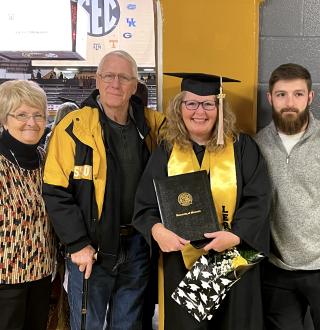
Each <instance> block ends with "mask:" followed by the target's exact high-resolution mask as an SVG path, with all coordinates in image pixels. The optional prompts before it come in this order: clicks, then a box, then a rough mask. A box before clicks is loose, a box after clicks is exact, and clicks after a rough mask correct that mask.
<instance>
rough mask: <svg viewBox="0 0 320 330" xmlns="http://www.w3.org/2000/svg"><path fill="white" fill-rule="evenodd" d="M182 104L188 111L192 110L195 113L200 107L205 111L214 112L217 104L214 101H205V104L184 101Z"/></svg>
mask: <svg viewBox="0 0 320 330" xmlns="http://www.w3.org/2000/svg"><path fill="white" fill-rule="evenodd" d="M182 103H184V105H185V107H186V109H188V110H192V111H195V110H197V109H198V108H199V106H200V105H201V106H202V109H203V110H206V111H212V110H214V109H216V103H215V102H214V101H203V102H199V101H192V100H189V101H182Z"/></svg>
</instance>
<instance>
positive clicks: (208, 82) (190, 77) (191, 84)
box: [164, 72, 240, 96]
mask: <svg viewBox="0 0 320 330" xmlns="http://www.w3.org/2000/svg"><path fill="white" fill-rule="evenodd" d="M164 74H165V75H167V76H173V77H177V78H182V82H181V91H188V92H191V93H194V94H197V95H201V96H207V95H218V94H219V91H220V87H221V86H220V81H221V80H222V82H240V80H236V79H231V78H227V77H220V76H216V75H212V74H205V73H188V72H165V73H164Z"/></svg>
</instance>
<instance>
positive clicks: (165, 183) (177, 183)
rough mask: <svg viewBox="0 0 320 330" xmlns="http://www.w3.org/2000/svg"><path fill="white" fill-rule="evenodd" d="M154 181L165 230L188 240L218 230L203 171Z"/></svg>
mask: <svg viewBox="0 0 320 330" xmlns="http://www.w3.org/2000/svg"><path fill="white" fill-rule="evenodd" d="M153 183H154V187H155V191H156V196H157V201H158V205H159V210H160V216H161V221H162V223H163V224H164V226H165V227H166V228H167V229H169V230H171V231H173V232H174V233H176V234H177V235H179V236H180V237H182V238H184V239H186V240H190V241H200V240H203V239H204V238H205V237H204V236H203V234H204V233H209V232H214V231H219V230H220V228H219V222H218V218H217V214H216V210H215V207H214V204H213V199H212V194H211V189H210V182H209V178H208V175H207V172H206V171H198V172H192V173H187V174H179V175H174V176H169V177H166V178H163V179H154V180H153Z"/></svg>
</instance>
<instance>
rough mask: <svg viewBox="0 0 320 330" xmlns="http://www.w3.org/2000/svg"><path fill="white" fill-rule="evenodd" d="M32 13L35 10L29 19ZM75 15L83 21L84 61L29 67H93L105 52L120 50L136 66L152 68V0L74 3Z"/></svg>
mask: <svg viewBox="0 0 320 330" xmlns="http://www.w3.org/2000/svg"><path fill="white" fill-rule="evenodd" d="M42 1H44V0H42ZM49 1H52V0H49ZM63 1H69V0H63ZM52 2H55V1H52ZM35 13H37V11H36V10H34V11H33V17H35V15H34V14H35ZM77 13H78V14H77V15H78V17H81V18H82V17H83V16H85V17H86V21H87V40H86V55H85V56H84V60H83V61H82V60H80V61H61V60H59V61H52V60H50V61H33V63H32V64H33V66H57V67H61V66H94V67H95V66H97V65H98V63H99V61H100V59H101V58H102V57H103V56H104V55H105V54H106V53H108V52H110V51H112V50H116V49H123V50H125V51H127V52H129V53H130V54H131V55H132V56H133V57H134V59H135V60H136V61H137V64H138V66H139V67H155V29H154V7H153V0H78V9H77ZM38 15H40V13H37V15H36V16H38ZM45 15H46V16H47V19H54V20H55V24H56V25H63V24H64V23H63V21H61V20H60V18H59V17H52V16H51V14H50V13H46V14H45ZM29 19H30V17H29Z"/></svg>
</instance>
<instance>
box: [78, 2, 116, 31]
mask: <svg viewBox="0 0 320 330" xmlns="http://www.w3.org/2000/svg"><path fill="white" fill-rule="evenodd" d="M78 5H79V6H81V7H83V8H84V9H85V11H86V12H87V15H88V34H89V35H91V36H94V37H102V36H105V35H107V34H109V33H110V32H111V31H113V30H114V29H115V28H116V26H117V25H118V22H119V19H120V6H119V3H118V1H117V0H78Z"/></svg>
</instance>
